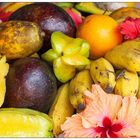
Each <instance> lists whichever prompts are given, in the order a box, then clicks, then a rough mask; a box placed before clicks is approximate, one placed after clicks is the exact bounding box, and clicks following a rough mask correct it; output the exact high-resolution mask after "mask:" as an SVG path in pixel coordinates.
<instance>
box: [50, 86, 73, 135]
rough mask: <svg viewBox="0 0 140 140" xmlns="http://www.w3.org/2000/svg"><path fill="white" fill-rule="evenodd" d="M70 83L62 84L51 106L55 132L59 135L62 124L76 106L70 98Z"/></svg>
mask: <svg viewBox="0 0 140 140" xmlns="http://www.w3.org/2000/svg"><path fill="white" fill-rule="evenodd" d="M68 94H69V83H66V84H64V85H62V86H61V87H60V88H59V89H58V93H57V95H56V98H55V100H54V102H53V104H52V106H51V108H50V111H49V116H50V117H51V118H52V120H53V122H54V129H53V134H54V135H55V136H58V135H59V134H60V133H61V132H62V131H61V125H62V124H63V123H64V122H65V120H66V117H70V116H71V115H72V114H73V113H74V108H73V106H72V105H71V103H70V100H69V95H68Z"/></svg>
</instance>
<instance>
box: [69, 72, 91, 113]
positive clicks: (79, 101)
mask: <svg viewBox="0 0 140 140" xmlns="http://www.w3.org/2000/svg"><path fill="white" fill-rule="evenodd" d="M92 83H93V81H92V78H91V76H90V72H89V70H82V71H80V72H79V73H78V74H77V75H76V76H75V77H74V78H73V79H72V80H71V82H70V86H69V98H70V102H71V104H72V105H73V107H74V108H76V109H77V111H78V112H79V111H81V110H83V109H84V108H85V100H84V94H83V93H84V91H85V90H90V89H91V86H92Z"/></svg>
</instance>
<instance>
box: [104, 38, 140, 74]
mask: <svg viewBox="0 0 140 140" xmlns="http://www.w3.org/2000/svg"><path fill="white" fill-rule="evenodd" d="M105 58H106V59H107V60H108V61H109V62H110V63H111V64H112V65H113V66H114V67H116V68H117V69H127V70H128V71H132V72H140V40H139V39H136V40H130V41H125V42H124V43H122V44H120V45H118V46H116V47H115V48H113V49H112V50H111V51H109V52H108V53H106V55H105Z"/></svg>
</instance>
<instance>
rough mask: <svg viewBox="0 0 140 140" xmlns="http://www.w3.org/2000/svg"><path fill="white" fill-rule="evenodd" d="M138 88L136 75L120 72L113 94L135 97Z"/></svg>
mask: <svg viewBox="0 0 140 140" xmlns="http://www.w3.org/2000/svg"><path fill="white" fill-rule="evenodd" d="M138 87H139V79H138V75H137V73H132V72H129V71H127V70H123V71H121V76H119V78H118V79H117V80H116V86H115V90H114V91H115V94H118V95H121V96H123V97H124V96H136V94H137V92H138Z"/></svg>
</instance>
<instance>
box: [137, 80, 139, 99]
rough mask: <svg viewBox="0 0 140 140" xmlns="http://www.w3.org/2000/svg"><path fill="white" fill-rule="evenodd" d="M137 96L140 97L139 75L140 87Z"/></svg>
mask: <svg viewBox="0 0 140 140" xmlns="http://www.w3.org/2000/svg"><path fill="white" fill-rule="evenodd" d="M137 98H140V77H139V88H138V93H137Z"/></svg>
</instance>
